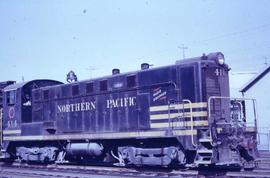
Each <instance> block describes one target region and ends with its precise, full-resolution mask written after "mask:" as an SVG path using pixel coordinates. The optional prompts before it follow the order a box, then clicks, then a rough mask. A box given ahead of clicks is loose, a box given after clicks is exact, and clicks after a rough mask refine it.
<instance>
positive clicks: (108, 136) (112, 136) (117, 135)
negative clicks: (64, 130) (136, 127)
mask: <svg viewBox="0 0 270 178" xmlns="http://www.w3.org/2000/svg"><path fill="white" fill-rule="evenodd" d="M167 133H168V132H167V130H160V131H145V132H111V133H100V134H65V135H39V136H4V140H5V141H26V140H28V141H33V140H40V141H41V140H83V139H90V140H91V139H120V138H138V137H152V138H153V137H157V138H159V137H166V136H167ZM173 134H174V136H185V135H191V134H192V131H191V130H173ZM196 134H197V131H196V130H193V135H196Z"/></svg>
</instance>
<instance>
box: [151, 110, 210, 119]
mask: <svg viewBox="0 0 270 178" xmlns="http://www.w3.org/2000/svg"><path fill="white" fill-rule="evenodd" d="M192 116H193V117H207V111H197V112H192ZM176 117H190V112H184V113H171V114H170V117H169V114H168V113H167V114H153V115H150V119H151V120H155V119H168V118H176Z"/></svg>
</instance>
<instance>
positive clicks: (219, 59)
mask: <svg viewBox="0 0 270 178" xmlns="http://www.w3.org/2000/svg"><path fill="white" fill-rule="evenodd" d="M217 63H218V64H219V65H224V64H225V59H224V56H223V55H222V54H221V53H219V54H218V55H217Z"/></svg>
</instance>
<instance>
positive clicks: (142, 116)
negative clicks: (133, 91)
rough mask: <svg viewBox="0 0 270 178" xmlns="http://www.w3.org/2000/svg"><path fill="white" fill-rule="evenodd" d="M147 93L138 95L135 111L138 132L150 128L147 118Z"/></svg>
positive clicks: (148, 118)
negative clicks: (136, 112)
mask: <svg viewBox="0 0 270 178" xmlns="http://www.w3.org/2000/svg"><path fill="white" fill-rule="evenodd" d="M149 101H150V96H149V93H141V94H138V100H137V104H138V106H137V110H138V116H137V117H138V127H139V130H145V129H148V128H150V122H149V120H150V117H149V106H150V105H149Z"/></svg>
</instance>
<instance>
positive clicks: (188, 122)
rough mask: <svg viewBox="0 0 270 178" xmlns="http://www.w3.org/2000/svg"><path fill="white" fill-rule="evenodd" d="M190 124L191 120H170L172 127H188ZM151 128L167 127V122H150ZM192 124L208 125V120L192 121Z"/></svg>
mask: <svg viewBox="0 0 270 178" xmlns="http://www.w3.org/2000/svg"><path fill="white" fill-rule="evenodd" d="M191 124H192V122H191V121H187V122H171V126H173V127H190V126H191ZM150 125H151V128H168V127H169V123H168V122H166V123H151V124H150ZM193 126H208V121H193Z"/></svg>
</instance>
